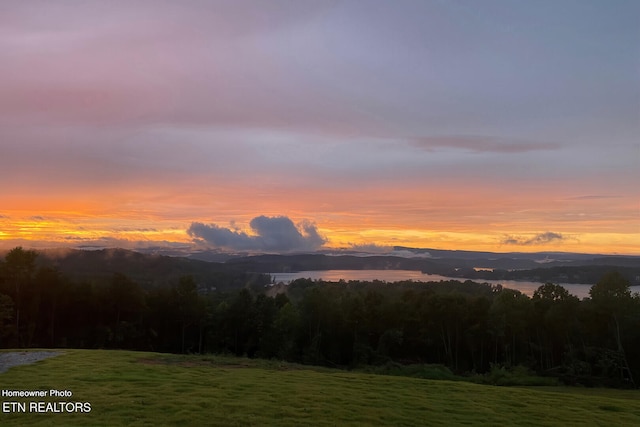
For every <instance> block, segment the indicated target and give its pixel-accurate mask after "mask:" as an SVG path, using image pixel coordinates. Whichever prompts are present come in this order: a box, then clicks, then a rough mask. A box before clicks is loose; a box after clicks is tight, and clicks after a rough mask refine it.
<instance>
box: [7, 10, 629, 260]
mask: <svg viewBox="0 0 640 427" xmlns="http://www.w3.org/2000/svg"><path fill="white" fill-rule="evenodd" d="M0 64H1V65H0V248H11V247H15V246H17V245H22V246H25V247H32V248H44V247H61V246H69V247H105V246H106V247H126V248H134V249H135V248H143V247H156V246H166V247H175V248H191V249H204V248H208V249H218V250H225V251H264V252H292V251H312V250H316V249H323V248H324V249H326V248H370V249H376V250H381V251H384V250H385V248H389V247H392V246H396V245H398V246H408V247H421V248H438V249H462V250H481V251H487V250H489V251H497V252H512V251H526V252H535V251H567V252H583V253H607V254H609V253H611V254H614V253H615V254H634V255H640V185H639V183H640V2H638V1H635V0H630V1H624V0H614V1H609V0H602V1H590V0H576V1H572V0H560V1H558V0H552V1H547V0H537V1H534V2H531V1H525V0H508V1H496V0H481V1H476V0H469V1H466V0H447V1H444V0H442V1H439V0H416V1H411V0H397V1H386V0H367V1H358V0H356V1H347V0H345V1H341V0H326V1H321V0H318V1H299V0H273V1H259V0H256V1H251V0H230V1H215V0H211V1H209V0H207V1H204V0H202V1H201V0H190V1H185V2H176V1H165V0H133V1H119V0H110V1H108V2H105V1H92V0H88V1H86V0H83V1H80V0H60V1H56V2H51V1H48V0H42V1H39V0H30V1H28V2H25V1H19V0H5V1H2V2H0Z"/></svg>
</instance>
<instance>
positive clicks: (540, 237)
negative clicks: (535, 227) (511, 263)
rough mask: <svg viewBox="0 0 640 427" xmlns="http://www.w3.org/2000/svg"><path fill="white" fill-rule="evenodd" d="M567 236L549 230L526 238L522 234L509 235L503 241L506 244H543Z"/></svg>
mask: <svg viewBox="0 0 640 427" xmlns="http://www.w3.org/2000/svg"><path fill="white" fill-rule="evenodd" d="M565 239H566V237H565V236H564V235H562V234H560V233H553V232H551V231H547V232H546V233H540V234H536V235H535V236H533V237H530V238H525V237H520V236H507V237H506V238H505V239H504V240H503V241H502V243H503V244H505V245H542V244H545V243H551V242H554V241H562V240H565Z"/></svg>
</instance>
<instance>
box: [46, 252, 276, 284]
mask: <svg viewBox="0 0 640 427" xmlns="http://www.w3.org/2000/svg"><path fill="white" fill-rule="evenodd" d="M39 254H40V257H39V261H38V262H39V263H40V264H41V265H51V266H55V267H57V268H58V269H59V270H60V271H61V272H62V273H63V274H65V275H66V276H68V277H70V278H72V279H74V280H79V281H88V282H96V283H101V282H104V281H106V280H109V279H110V278H111V277H112V276H113V274H114V273H122V274H125V275H126V276H128V277H129V278H131V279H133V280H135V281H136V282H138V283H139V284H140V285H142V286H145V287H156V286H167V285H170V284H173V283H177V281H178V280H179V279H180V277H182V276H187V275H190V276H193V278H194V279H195V281H196V282H197V283H198V284H199V285H200V286H201V287H208V288H217V289H227V288H241V287H244V286H245V285H246V284H247V283H252V282H254V281H258V282H262V281H264V282H268V278H261V277H258V276H259V275H255V274H250V273H247V272H246V271H244V270H242V269H239V268H235V267H234V266H232V265H226V264H223V263H213V262H206V261H200V260H194V259H190V258H186V257H170V256H165V255H149V254H142V253H139V252H135V251H131V250H125V249H101V250H92V251H89V250H44V251H39Z"/></svg>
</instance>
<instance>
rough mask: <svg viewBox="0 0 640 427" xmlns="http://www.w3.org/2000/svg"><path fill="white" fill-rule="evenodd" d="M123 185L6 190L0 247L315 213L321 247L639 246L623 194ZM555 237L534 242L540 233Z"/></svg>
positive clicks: (120, 237) (242, 224)
mask: <svg viewBox="0 0 640 427" xmlns="http://www.w3.org/2000/svg"><path fill="white" fill-rule="evenodd" d="M197 188H200V189H202V188H206V192H205V191H204V190H200V191H191V192H189V191H187V190H188V189H186V188H180V187H179V186H176V187H175V188H174V187H166V188H164V187H145V186H142V187H131V188H128V189H126V190H122V191H120V192H118V191H116V189H115V188H114V189H112V190H111V191H107V192H104V193H101V196H100V198H97V197H96V196H95V195H92V194H89V193H82V192H80V193H78V194H66V195H65V196H64V197H61V196H58V197H54V196H50V197H49V198H40V197H33V198H29V197H26V196H24V197H19V196H13V197H11V198H10V199H8V201H9V202H10V203H7V204H6V205H5V206H13V209H11V210H7V209H5V210H4V211H1V212H0V246H2V247H4V248H7V247H12V246H15V245H16V243H18V244H21V245H23V246H29V245H33V246H40V247H42V246H48V247H52V246H81V245H90V244H92V242H99V244H104V245H119V246H120V245H121V246H131V247H135V246H140V245H162V244H165V243H168V242H169V243H176V244H184V245H189V244H193V240H192V239H191V237H190V236H189V235H188V234H187V233H186V230H187V229H188V228H189V226H190V224H191V223H192V222H194V221H198V222H202V223H205V224H212V223H213V224H216V225H218V226H220V227H230V224H231V223H233V224H234V227H239V228H240V229H242V230H243V231H245V232H246V233H247V234H252V230H251V229H250V227H249V225H248V224H249V222H250V221H251V219H252V218H254V217H256V216H259V215H266V216H278V215H285V216H288V217H289V218H291V219H292V221H293V222H294V223H298V222H300V221H302V220H311V221H314V222H315V224H316V226H317V227H318V229H319V232H320V233H321V234H322V235H323V236H325V237H326V238H327V240H328V242H327V244H326V246H327V247H331V248H344V247H350V246H351V245H370V244H375V245H379V246H407V247H422V248H434V249H450V250H456V249H457V250H480V251H494V252H514V251H522V252H538V251H565V252H582V253H620V254H636V255H637V254H640V239H639V237H638V236H640V220H639V219H638V212H637V206H635V205H634V203H631V202H630V201H628V200H626V201H625V200H624V199H622V200H605V201H601V200H584V201H579V202H578V203H576V202H575V201H572V200H570V199H568V198H567V197H565V196H563V194H561V193H560V192H557V193H554V194H550V192H549V191H548V190H547V189H544V188H541V189H539V190H538V191H535V189H528V193H527V196H526V198H514V197H513V194H514V191H513V190H512V189H510V188H509V187H508V186H506V185H505V186H504V187H500V188H495V187H490V186H483V187H479V188H477V189H474V191H473V192H471V191H457V190H456V189H455V188H446V187H444V186H438V185H435V184H434V185H431V186H426V185H425V186H418V185H414V186H405V187H402V188H395V187H394V186H392V185H388V186H386V185H376V186H370V187H363V188H359V189H353V188H351V189H349V188H345V189H341V190H340V191H336V190H335V189H332V188H315V189H313V191H311V190H307V191H303V189H302V188H297V187H295V186H293V185H292V186H291V187H290V188H283V187H282V186H280V187H278V186H276V187H273V188H272V187H269V186H264V187H260V188H257V189H256V188H252V187H247V186H243V185H240V184H238V185H232V184H229V185H226V184H224V183H221V184H218V185H210V186H207V187H205V186H203V185H199V186H197ZM547 232H552V233H558V234H560V235H562V239H555V240H551V241H540V242H536V243H535V244H532V243H522V244H506V243H505V241H507V240H512V241H515V242H528V241H534V240H532V239H535V236H536V235H538V234H540V233H547Z"/></svg>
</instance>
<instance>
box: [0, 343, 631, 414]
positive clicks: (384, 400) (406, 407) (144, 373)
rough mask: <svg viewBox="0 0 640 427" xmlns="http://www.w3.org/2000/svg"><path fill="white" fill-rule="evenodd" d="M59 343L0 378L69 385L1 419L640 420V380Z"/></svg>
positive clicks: (0, 381) (3, 382) (16, 383)
mask: <svg viewBox="0 0 640 427" xmlns="http://www.w3.org/2000/svg"><path fill="white" fill-rule="evenodd" d="M62 352H63V353H64V354H63V355H61V356H58V357H54V358H50V359H46V360H43V361H40V362H37V363H35V364H32V365H24V366H18V367H14V368H11V369H10V370H9V371H7V372H5V373H3V374H0V390H28V391H33V390H50V389H56V390H69V391H71V392H72V393H73V396H72V397H70V398H50V397H47V398H34V397H32V398H19V397H0V402H9V401H16V402H25V403H26V407H27V412H26V413H17V412H0V425H3V426H14V425H15V426H25V425H42V426H45V425H65V426H74V425H78V426H87V425H90V426H157V425H195V426H204V425H221V426H234V425H242V426H245V425H255V426H262V425H277V426H299V425H327V426H343V425H389V426H414V425H498V424H500V425H509V426H512V425H529V426H540V425H603V426H611V425H640V391H637V390H631V391H622V390H603V389H589V390H583V389H575V388H561V387H557V388H548V387H547V388H540V389H537V388H516V387H494V386H485V385H479V384H472V383H467V382H451V381H436V380H423V379H416V378H406V377H393V376H382V375H371V374H363V373H350V372H345V371H337V370H330V369H323V368H313V367H305V366H300V365H292V364H288V363H280V362H273V361H259V360H251V359H241V358H230V357H220V356H176V355H163V354H157V353H141V352H131V351H107V350H62ZM39 401H51V402H62V401H71V402H89V403H90V407H91V408H90V409H91V411H90V412H88V413H87V412H75V413H52V412H47V413H37V412H29V404H30V403H31V402H39ZM43 406H44V405H43Z"/></svg>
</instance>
